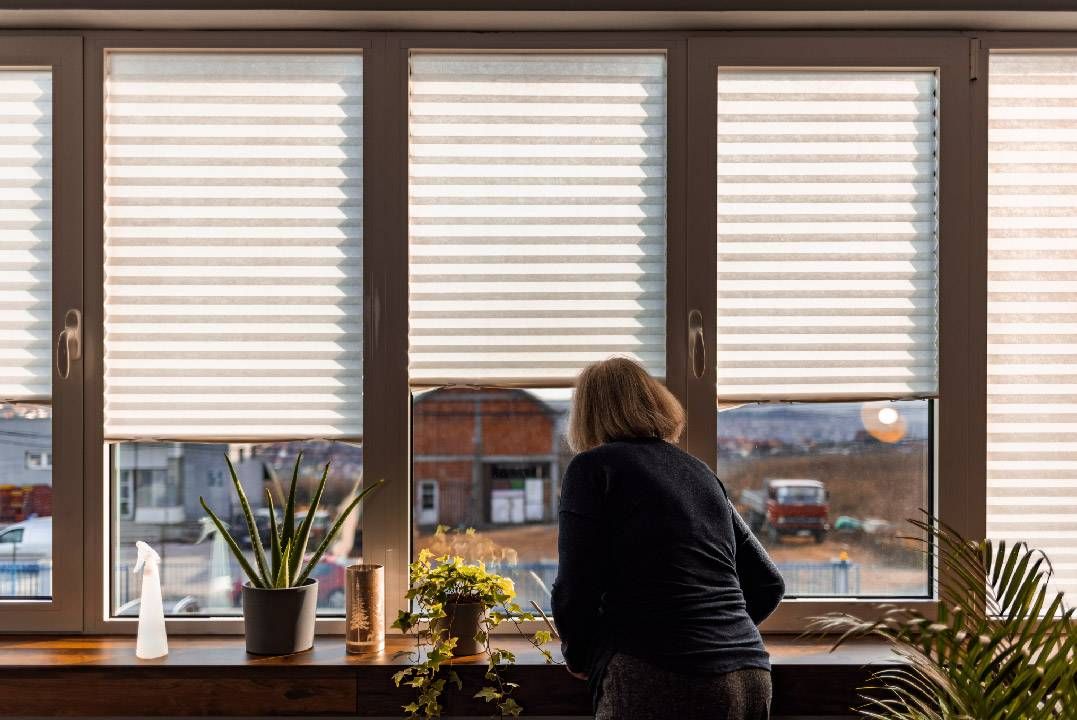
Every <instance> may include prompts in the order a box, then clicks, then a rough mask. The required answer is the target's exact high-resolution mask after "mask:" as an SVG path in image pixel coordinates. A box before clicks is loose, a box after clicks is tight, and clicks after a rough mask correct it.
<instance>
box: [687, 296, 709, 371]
mask: <svg viewBox="0 0 1077 720" xmlns="http://www.w3.org/2000/svg"><path fill="white" fill-rule="evenodd" d="M688 359H689V360H690V361H691V363H692V374H693V375H695V377H696V379H697V380H698V379H699V378H701V377H703V373H705V372H706V371H707V346H706V345H705V344H704V342H703V313H701V312H700V311H699V310H693V311H692V312H690V313H688Z"/></svg>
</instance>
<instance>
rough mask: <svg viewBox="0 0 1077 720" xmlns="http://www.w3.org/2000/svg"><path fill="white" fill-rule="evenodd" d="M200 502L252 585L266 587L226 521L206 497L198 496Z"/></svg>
mask: <svg viewBox="0 0 1077 720" xmlns="http://www.w3.org/2000/svg"><path fill="white" fill-rule="evenodd" d="M198 502H200V503H201V504H202V509H203V510H205V511H206V514H207V515H209V519H210V520H212V521H213V524H214V525H216V526H217V532H219V533H220V534H221V537H223V538H224V541H225V542H226V543H227V544H228V549H229V550H231V551H232V554H233V555H234V556H235V558H236V560H237V561H238V562H239V566H240V567H241V568H243V572H244V573H246V575H247V578H248V579H249V580H250V581H251V585H253V586H254V587H256V588H264V587H266V584H265V582H264V581H263V580H262V578H261V576H260V575H259V574H258V573H257V572H255V570H254V568H253V567H251V564H250V563H249V562H247V558H246V557H245V556H244V555H243V551H242V550H240V548H239V544H238V543H237V542H236V541H235V538H233V537H232V534H231V533H229V532H228V530H226V529H225V527H224V523H222V522H221V519H220V518H219V517H217V514H216V513H215V512H213V511H212V510H210V509H209V505H207V504H206V499H205V498H204V497H201V496H200V497H199V498H198Z"/></svg>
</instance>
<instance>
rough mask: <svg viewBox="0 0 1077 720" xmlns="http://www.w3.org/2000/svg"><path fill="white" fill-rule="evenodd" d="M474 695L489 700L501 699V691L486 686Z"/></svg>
mask: <svg viewBox="0 0 1077 720" xmlns="http://www.w3.org/2000/svg"><path fill="white" fill-rule="evenodd" d="M472 697H476V698H479V699H480V700H485V701H487V702H497V701H498V700H500V699H501V693H500V692H499V691H498V690H497V688H493V687H490V686H486V687H484V688H483V689H482V690H479V691H478V692H477V693H475V694H474V695H473V696H472Z"/></svg>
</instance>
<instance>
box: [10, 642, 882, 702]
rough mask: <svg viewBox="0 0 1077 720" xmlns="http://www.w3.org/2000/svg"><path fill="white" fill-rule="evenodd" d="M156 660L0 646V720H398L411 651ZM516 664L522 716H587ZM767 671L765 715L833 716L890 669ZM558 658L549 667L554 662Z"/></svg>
mask: <svg viewBox="0 0 1077 720" xmlns="http://www.w3.org/2000/svg"><path fill="white" fill-rule="evenodd" d="M169 642H170V650H171V652H170V653H169V655H168V656H167V657H165V658H162V659H160V660H148V661H144V660H138V659H137V658H135V656H134V637H131V636H127V637H90V636H82V637H77V636H76V637H41V636H21V637H18V636H7V637H3V638H0V716H34V715H38V716H45V715H65V716H128V717H130V716H182V715H224V716H269V715H303V716H316V715H337V716H340V715H353V716H356V715H357V716H359V717H371V716H386V715H388V716H397V715H400V714H401V713H400V706H401V705H403V704H404V703H405V702H408V700H409V698H410V697H411V692H410V689H397V688H396V687H394V686H393V683H392V679H391V678H392V674H393V673H394V672H396V671H397V670H398V669H399V668H400V667H402V666H404V664H406V659H405V658H394V655H396V653H398V652H399V651H402V650H409V649H412V648H413V647H414V645H413V643H411V642H408V641H405V640H404V639H402V638H399V637H392V638H390V639H389V641H388V643H387V647H386V650H385V652H382V653H378V654H371V655H348V654H347V653H346V652H345V651H344V642H343V639H341V638H338V637H328V636H327V637H319V638H318V639H317V641H316V642H315V646H314V649H313V650H311V651H309V652H305V653H300V654H298V655H292V656H287V657H254V656H248V655H247V654H246V653H245V652H244V650H243V641H242V639H241V638H237V637H228V636H216V637H173V638H171V639H170V641H169ZM501 646H502V647H506V648H508V649H510V650H512V651H513V652H515V653H516V655H517V662H518V665H517V667H516V668H514V669H511V670H509V671H507V672H506V676H507V677H508V678H509V679H511V680H513V681H514V682H519V683H520V688H519V690H517V693H516V697H517V698H518V700H519V702H520V703H521V704H522V705H523V706H524V708H525V709H526V710H527V712H528V714H532V715H539V714H541V715H589V714H590V699H589V697H588V694H587V689H586V687H585V685H584V683H581V682H579V681H577V680H575V679H574V678H572V677H571V676H569V674H568V673H567V672H566V671H565V669H564V668H563V667H561V666H559V665H554V666H547V665H545V664H543V663H542V659H541V657H540V656H539V654H538V652H537V651H535V650H534V649H533V648H531V647H530V645H527V644H526V643H525V642H524V641H523V640H521V639H519V638H506V639H505V640H504V641H503V642H502V643H501ZM768 646H769V648H770V652H771V656H772V662H773V665H774V713H775V714H776V715H782V714H794V713H795V714H797V715H808V716H811V715H834V714H841V713H843V712H846V711H847V709H848V708H849V706H850V704H852V703H854V702H855V691H856V687H857V686H858V685H860V684H862V683H863V681H864V680H865V679H866V677H867V675H868V674H869V672H870V670H871V668H870V667H868V666H869V665H875V666H876V667H877V666H878V665H880V664H890V662H891V656H889V653H888V651H887V650H886V649H885V648H884V647H883V646H881V645H878V644H874V643H860V644H856V645H850V646H848V647H845V648H842V649H841V650H839V651H837V652H835V653H830V652H828V650H829V644H827V643H821V642H815V641H801V640H793V639H780V638H779V639H770V640H769V641H768ZM558 659H559V656H558ZM484 664H485V663H484V661H483V660H482V658H478V657H476V658H464V659H460V660H458V661H456V663H455V665H457V669H458V670H459V672H460V674H461V676H462V677H463V680H464V685H465V688H464V690H465V691H464V692H455V691H451V692H449V693H447V703H446V707H447V713H446V714H447V715H453V714H477V715H484V714H485V712H484V704H483V703H481V702H479V701H473V700H471V699H470V696H471V695H472V694H474V692H475V690H477V689H478V687H479V686H480V684H481V683H482V673H483V668H484Z"/></svg>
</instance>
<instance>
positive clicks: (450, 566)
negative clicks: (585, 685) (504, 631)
mask: <svg viewBox="0 0 1077 720" xmlns="http://www.w3.org/2000/svg"><path fill="white" fill-rule="evenodd" d="M437 534H438V535H445V534H447V531H446V530H445V528H440V527H439V528H438V530H437ZM465 535H466V536H469V537H472V536H474V535H475V531H474V530H473V529H468V530H467V531H466V533H465ZM408 567H409V571H410V588H409V590H408V593H407V596H406V597H407V599H408V600H410V601H412V604H413V609H412V610H401V611H400V613H399V615H398V616H397V619H396V622H394V623H393V627H394V628H397V629H399V630H401V631H402V632H404V633H411V632H414V633H415V650H414V651H413V652H406V653H405V654H406V655H407V656H408V659H409V662H410V665H409V666H408V667H406V668H404V669H403V670H401V671H399V672H397V673H396V674H395V675H393V682H395V683H396V686H397V687H400V686H401V685H405V686H409V687H412V688H414V689H415V691H416V696H415V698H414V700H412V702H410V703H408V704H407V705H405V706H404V711H405V712H406V713H408V715H407V717H408V718H409V720H416V719H420V718H421V719H423V720H425V719H427V718H436V717H440V716H441V712H442V709H443V707H442V704H441V698H442V694H443V692H444V690H445V686H446V684H452V685H455V686H456V688H457V689H458V690H462V689H463V683H462V681H461V679H460V676H459V674H457V672H456V671H455V670H453V669H452V662H453V657H454V650H455V648H456V645H457V642H458V641H459V638H456V637H452V636H450V634H449V633H448V631H447V630H445V631H440V632H433V631H431V629H430V624H431V623H435V621H437V620H441V619H446V618H447V617H448V613H447V612H446V610H447V607H448V606H451V605H453V604H457V603H461V604H462V603H480V604H481V605H482V607H483V610H484V613H483V615H482V618H481V619H480V621H479V631H478V634H477V635H476V636H475V640H476V642H478V644H479V645H480V646H481V647H482V648H483V654H485V656H486V673H485V675H484V678H485V680H486V682H485V684H484V685H483V687H482V688H481V689H480V690H479V691H478V692H477V693H475V695H474V697H476V698H481V699H482V700H485V701H486V702H488V703H490V705H491V706H492V708H493V711H494V712H493V717H500V718H504V717H517V716H519V715H520V714H521V713H522V712H523V708H522V707H521V706H520V704H519V703H518V702H517V701H516V700H515V699H514V698H513V696H512V695H513V691H514V690H516V688H517V687H518V685H517V684H516V683H513V682H509V681H507V680H506V679H505V678H504V677H503V675H502V673H503V671H504V670H505V669H506V668H507V667H509V666H511V665H512V664H514V663H515V662H516V656H515V655H514V654H513V653H512V652H510V651H509V650H506V649H504V648H499V647H496V646H495V645H494V638H495V637H496V636H493V630H494V629H495V628H496V627H498V626H499V625H502V624H508V623H511V624H512V625H513V626H514V628H515V630H516V632H517V633H519V634H520V635H521V636H522V637H524V638H525V639H527V640H528V642H530V643H531V644H532V645H533V646H534V647H535V648H536V649H537V650H538V651H539V652H540V653H542V656H543V657H544V658H545V659H546V662H547V663H552V662H553V655H552V654H551V653H550V651H549V650H548V649H547V648H546V644H548V643H549V642H550V640H551V639H552V633H551V632H550V630H539V631H538V632H535V633H534V634H529V633H527V632H525V631H524V630H523V628H522V626H521V625H520V623H522V622H525V621H529V620H534V619H535V614H534V613H531V612H528V611H525V610H524V609H523V608H521V607H520V606H519V604H517V603H516V602H515V596H516V589H515V587H514V586H513V582H512V580H511V579H509V578H506V577H504V576H502V575H498V574H497V573H494V572H491V571H490V570H488V569H487V568H486V565H485V563H482V562H475V563H469V562H465V560H464V559H463V558H462V557H460V556H453V555H442V556H437V557H435V556H434V554H433V553H431V552H430V551H429V550H427V549H423V550H420V551H419V556H418V558H417V559H416V560H415V562H413V563H411V565H409V566H408ZM543 619H545V616H543ZM435 624H436V623H435ZM446 625H447V622H446Z"/></svg>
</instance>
